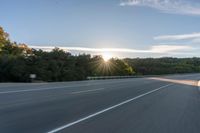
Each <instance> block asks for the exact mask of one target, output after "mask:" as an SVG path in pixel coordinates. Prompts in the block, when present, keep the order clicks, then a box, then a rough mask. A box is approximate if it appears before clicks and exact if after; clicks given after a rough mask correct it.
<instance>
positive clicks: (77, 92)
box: [71, 88, 105, 94]
mask: <svg viewBox="0 0 200 133" xmlns="http://www.w3.org/2000/svg"><path fill="white" fill-rule="evenodd" d="M104 89H105V88H99V89H92V90H84V91H75V92H71V94H80V93H86V92H94V91H101V90H104Z"/></svg>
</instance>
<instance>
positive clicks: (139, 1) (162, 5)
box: [120, 0, 200, 15]
mask: <svg viewBox="0 0 200 133" xmlns="http://www.w3.org/2000/svg"><path fill="white" fill-rule="evenodd" d="M120 5H121V6H146V7H150V8H154V9H158V10H160V11H162V12H165V13H173V14H174V13H176V14H187V15H200V3H198V2H196V3H194V1H193V2H191V1H189V0H187V1H186V0H122V2H121V3H120Z"/></svg>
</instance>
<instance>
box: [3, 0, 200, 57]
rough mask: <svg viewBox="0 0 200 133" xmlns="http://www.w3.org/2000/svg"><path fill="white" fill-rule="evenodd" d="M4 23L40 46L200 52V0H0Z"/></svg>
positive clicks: (149, 53)
mask: <svg viewBox="0 0 200 133" xmlns="http://www.w3.org/2000/svg"><path fill="white" fill-rule="evenodd" d="M0 1H1V5H0V25H1V26H2V27H3V28H4V29H5V30H6V31H7V32H8V33H9V34H10V38H11V40H12V41H17V42H20V43H26V44H28V45H29V46H33V47H35V48H37V47H40V48H43V49H51V47H55V46H57V47H61V48H63V49H67V50H70V51H71V52H73V53H83V52H84V53H92V54H101V53H102V52H107V53H111V54H112V55H113V56H117V57H162V56H174V57H193V56H200V52H198V51H199V50H200V46H199V44H200V26H199V24H200V2H199V1H198V0H190V1H188V0H84V1H83V0H17V1H14V0H0Z"/></svg>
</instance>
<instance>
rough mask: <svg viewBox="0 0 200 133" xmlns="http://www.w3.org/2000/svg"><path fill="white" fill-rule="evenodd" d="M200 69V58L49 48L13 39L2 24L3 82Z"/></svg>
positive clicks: (0, 59) (0, 60) (0, 62)
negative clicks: (74, 52) (119, 55)
mask: <svg viewBox="0 0 200 133" xmlns="http://www.w3.org/2000/svg"><path fill="white" fill-rule="evenodd" d="M193 72H200V58H184V59H178V58H157V59H153V58H146V59H140V58H135V59H117V58H112V59H110V60H109V61H108V62H105V61H104V60H103V58H102V57H101V56H99V55H97V56H91V55H88V54H82V55H72V54H71V53H69V52H65V51H63V50H62V49H59V48H55V49H53V50H52V51H50V52H46V51H42V50H35V49H31V48H29V47H28V46H27V45H26V44H18V43H16V42H11V41H10V39H9V35H8V34H7V33H6V32H5V31H4V30H3V28H2V27H0V82H29V81H30V74H36V75H37V77H36V79H35V80H37V81H49V82H52V81H72V80H85V79H86V78H87V77H88V76H127V75H148V74H171V73H193Z"/></svg>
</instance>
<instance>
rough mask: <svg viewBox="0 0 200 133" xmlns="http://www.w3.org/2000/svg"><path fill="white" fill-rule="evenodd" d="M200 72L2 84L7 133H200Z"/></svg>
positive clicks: (1, 115)
mask: <svg viewBox="0 0 200 133" xmlns="http://www.w3.org/2000/svg"><path fill="white" fill-rule="evenodd" d="M199 80H200V74H185V75H171V76H162V77H156V78H155V77H148V78H132V79H112V80H97V81H77V82H56V83H31V84H26V83H18V84H16V83H2V84H0V132H2V133H46V132H48V133H57V132H63V133H169V132H170V133H199V132H200V111H199V110H200V90H199V87H198V84H199V83H198V81H199Z"/></svg>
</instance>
